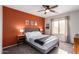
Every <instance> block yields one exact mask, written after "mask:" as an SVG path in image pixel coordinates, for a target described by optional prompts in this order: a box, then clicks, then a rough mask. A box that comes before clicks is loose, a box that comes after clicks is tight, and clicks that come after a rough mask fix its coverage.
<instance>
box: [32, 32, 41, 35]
mask: <svg viewBox="0 0 79 59" xmlns="http://www.w3.org/2000/svg"><path fill="white" fill-rule="evenodd" d="M32 34H33V35H34V36H39V35H42V33H41V32H40V31H33V32H32Z"/></svg>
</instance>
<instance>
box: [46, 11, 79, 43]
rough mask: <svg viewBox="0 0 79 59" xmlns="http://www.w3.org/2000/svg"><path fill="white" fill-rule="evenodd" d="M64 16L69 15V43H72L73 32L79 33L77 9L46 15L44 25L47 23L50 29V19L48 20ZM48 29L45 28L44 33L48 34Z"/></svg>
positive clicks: (78, 13) (78, 12)
mask: <svg viewBox="0 0 79 59" xmlns="http://www.w3.org/2000/svg"><path fill="white" fill-rule="evenodd" d="M64 16H70V34H71V43H73V42H74V41H73V39H74V34H76V33H79V10H77V11H73V12H68V13H64V14H60V15H57V16H51V17H48V18H46V19H45V25H46V23H49V24H50V29H51V21H50V20H51V19H55V18H60V17H64ZM50 29H49V30H45V33H46V34H50Z"/></svg>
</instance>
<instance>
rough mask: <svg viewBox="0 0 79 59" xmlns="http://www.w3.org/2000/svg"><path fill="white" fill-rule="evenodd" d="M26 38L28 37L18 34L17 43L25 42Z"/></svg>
mask: <svg viewBox="0 0 79 59" xmlns="http://www.w3.org/2000/svg"><path fill="white" fill-rule="evenodd" d="M25 39H26V37H25V36H24V35H18V36H17V44H19V43H24V42H25Z"/></svg>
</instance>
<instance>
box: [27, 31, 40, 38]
mask: <svg viewBox="0 0 79 59" xmlns="http://www.w3.org/2000/svg"><path fill="white" fill-rule="evenodd" d="M40 35H42V34H41V32H40V31H32V32H27V33H26V37H27V38H28V39H29V38H32V37H35V36H40Z"/></svg>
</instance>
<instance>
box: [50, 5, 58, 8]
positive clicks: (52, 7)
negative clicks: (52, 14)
mask: <svg viewBox="0 0 79 59" xmlns="http://www.w3.org/2000/svg"><path fill="white" fill-rule="evenodd" d="M56 7H58V5H55V6H53V7H51V8H50V9H52V8H56Z"/></svg>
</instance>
